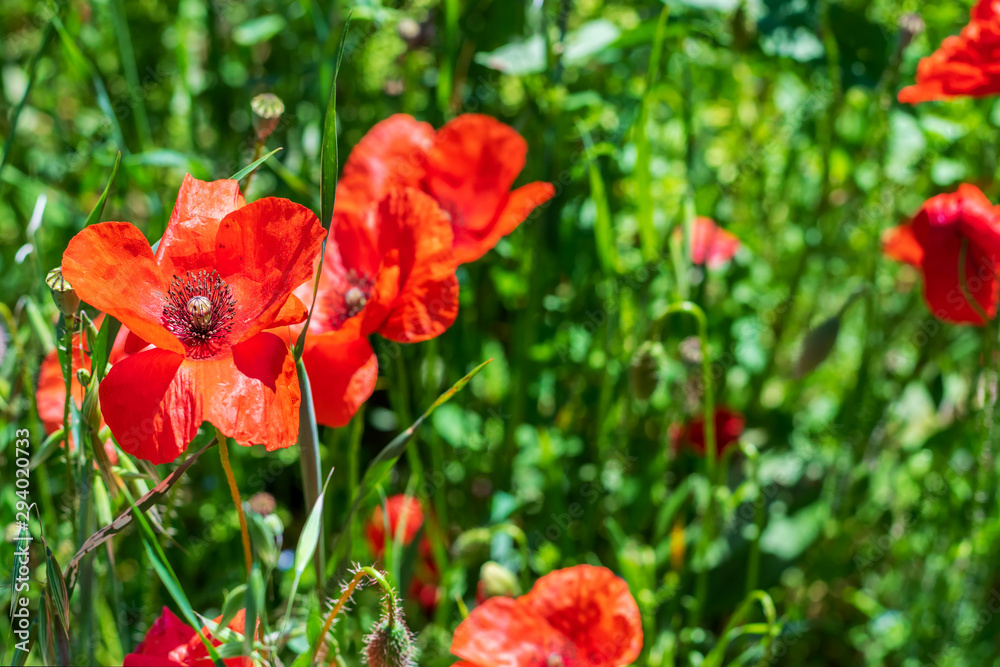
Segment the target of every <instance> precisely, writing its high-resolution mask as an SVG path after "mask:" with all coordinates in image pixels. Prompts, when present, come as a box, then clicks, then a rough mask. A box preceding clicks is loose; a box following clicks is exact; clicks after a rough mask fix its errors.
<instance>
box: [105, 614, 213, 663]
mask: <svg viewBox="0 0 1000 667" xmlns="http://www.w3.org/2000/svg"><path fill="white" fill-rule="evenodd" d="M192 635H194V636H195V637H197V635H195V632H194V628H192V627H191V626H190V625H188V624H187V623H185V622H184V621H182V620H181V619H179V618H178V617H177V616H176V615H175V614H174V613H173V612H172V611H170V610H169V609H167V608H166V607H164V608H163V613H161V614H160V616H159V618H157V619H156V620H155V621H153V624H152V625H151V626H149V630H147V631H146V636H145V638H144V639H143V640H142V642H140V643H139V645H138V646H136V647H135V651H134V652H133V653H129V654H128V655H126V656H125V661H124V662H123V663H122V665H123V667H147V666H148V667H160V666H170V667H173V665H181V666H182V667H183V664H184V663H182V662H179V661H177V660H175V659H173V658H174V657H175V656H171V654H172V653H174V652H175V651H176V650H177V649H178V648H180V647H183V646H185V645H186V644H187V643H188V640H189V639H190V638H191V636H192Z"/></svg>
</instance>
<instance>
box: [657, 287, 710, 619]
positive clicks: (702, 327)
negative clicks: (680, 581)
mask: <svg viewBox="0 0 1000 667" xmlns="http://www.w3.org/2000/svg"><path fill="white" fill-rule="evenodd" d="M671 313H687V314H688V315H691V316H692V317H694V318H695V319H696V320H697V321H698V340H699V341H700V343H701V382H702V392H703V399H702V404H703V415H704V422H705V427H704V428H705V477H707V478H708V485H709V488H708V504H707V505H706V506H705V514H704V517H703V524H702V530H701V537H700V538H699V540H698V566H699V570H698V582H697V584H696V586H695V607H694V611H693V613H692V622H693V623H694V625H696V626H697V625H698V623H699V622H700V620H701V614H702V611H703V610H704V608H705V600H706V599H707V598H708V563H707V562H706V561H707V558H708V547H709V546H710V545H711V543H712V539H713V538H714V537H715V535H714V533H715V529H714V527H715V484H716V479H715V478H716V466H715V463H716V457H717V452H716V442H715V396H714V394H713V393H712V362H711V359H710V358H709V353H708V318H707V317H706V316H705V311H704V310H702V309H701V307H700V306H698V305H697V304H695V303H692V302H690V301H680V302H677V303H672V304H670V305H669V306H668V307H667V311H666V313H664V315H669V314H671Z"/></svg>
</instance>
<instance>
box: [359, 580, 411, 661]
mask: <svg viewBox="0 0 1000 667" xmlns="http://www.w3.org/2000/svg"><path fill="white" fill-rule="evenodd" d="M416 653H417V648H416V643H415V642H414V638H413V633H412V632H410V629H409V628H408V627H406V623H405V622H404V621H403V612H402V610H400V609H399V606H398V604H397V603H396V600H395V599H394V598H392V597H388V598H387V599H386V603H385V608H384V611H383V615H382V618H381V619H379V621H378V623H376V624H375V627H373V628H372V632H371V634H370V635H368V636H367V637H365V660H366V662H367V663H368V664H369V665H371V667H416V665H417V661H416Z"/></svg>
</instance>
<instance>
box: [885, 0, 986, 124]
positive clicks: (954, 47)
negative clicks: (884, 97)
mask: <svg viewBox="0 0 1000 667" xmlns="http://www.w3.org/2000/svg"><path fill="white" fill-rule="evenodd" d="M998 47H1000V3H998V2H997V0H979V2H978V3H976V6H975V7H973V8H972V13H971V17H970V20H969V23H968V25H966V26H965V27H964V28H962V31H961V32H960V33H959V34H958V35H952V36H951V37H948V38H946V39H945V40H944V41H943V42H941V46H940V47H939V48H938V50H937V51H935V52H934V53H933V54H931V55H930V56H928V57H927V58H924V59H923V60H921V61H920V63H919V64H918V65H917V83H916V85H913V86H907V87H906V88H903V89H902V90H901V91H899V101H900V102H904V103H907V104H918V103H920V102H928V101H931V100H946V99H951V98H953V97H959V96H965V95H968V96H972V97H983V96H986V95H996V94H997V93H1000V50H998Z"/></svg>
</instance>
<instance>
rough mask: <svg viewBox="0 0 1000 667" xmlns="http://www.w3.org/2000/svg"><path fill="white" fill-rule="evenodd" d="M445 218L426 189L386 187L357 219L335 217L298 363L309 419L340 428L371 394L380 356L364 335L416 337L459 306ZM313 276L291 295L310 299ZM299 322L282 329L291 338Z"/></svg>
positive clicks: (434, 332)
mask: <svg viewBox="0 0 1000 667" xmlns="http://www.w3.org/2000/svg"><path fill="white" fill-rule="evenodd" d="M451 241H452V234H451V226H450V225H449V224H448V220H447V218H446V217H445V215H444V213H443V212H442V211H441V209H440V208H439V207H438V205H437V204H436V203H435V202H434V200H433V199H431V198H430V197H429V196H427V195H425V194H423V193H422V192H420V191H418V190H416V189H413V188H397V189H394V190H392V191H390V192H389V193H388V194H387V195H386V196H385V197H383V198H382V199H381V201H379V202H378V203H377V205H376V206H374V207H372V208H370V209H368V210H366V211H365V212H364V213H363V214H361V215H360V216H359V217H355V216H353V215H346V214H341V213H339V212H338V213H337V214H336V215H335V216H334V222H333V229H332V231H331V238H330V242H329V244H328V245H327V252H326V259H325V261H324V262H323V269H322V272H321V274H320V284H319V290H318V292H317V296H316V299H317V300H316V305H315V308H314V309H313V315H312V320H311V321H310V327H309V329H310V331H309V335H308V336H307V337H306V347H305V350H304V353H303V357H302V358H303V362H304V363H305V365H306V371H307V373H308V374H309V382H310V385H311V387H312V393H313V403H314V406H315V410H316V420H317V422H319V423H320V424H326V425H327V426H343V425H344V424H346V423H347V422H348V421H349V420H350V419H351V417H352V416H353V415H354V413H355V412H356V411H357V409H358V407H359V406H360V405H361V404H362V403H363V402H364V401H365V400H367V399H368V397H369V396H370V395H371V393H372V391H374V389H375V382H376V380H377V379H378V362H377V360H376V358H375V353H374V352H373V351H372V347H371V344H370V343H369V342H368V340H367V336H369V335H370V334H372V333H378V334H381V335H382V336H384V337H385V338H388V339H389V340H393V341H397V342H401V343H415V342H419V341H424V340H428V339H430V338H434V337H435V336H438V335H440V334H441V333H442V332H444V331H445V329H447V328H448V327H449V326H451V324H452V323H453V322H454V321H455V317H456V315H457V314H458V278H457V277H456V276H455V263H454V260H453V259H452V254H451ZM312 290H313V286H312V284H306V285H303V286H302V287H301V288H299V290H298V291H297V292H296V294H297V295H298V296H299V297H300V298H301V299H302V300H303V301H305V302H306V303H312ZM300 330H301V327H291V328H290V330H288V331H287V335H288V336H289V339H290V340H293V339H294V338H295V337H297V336H298V332H299V331H300Z"/></svg>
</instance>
